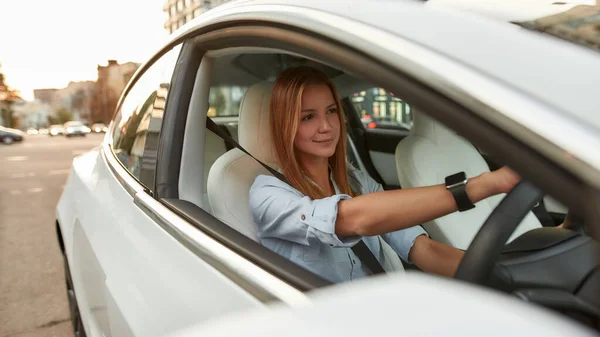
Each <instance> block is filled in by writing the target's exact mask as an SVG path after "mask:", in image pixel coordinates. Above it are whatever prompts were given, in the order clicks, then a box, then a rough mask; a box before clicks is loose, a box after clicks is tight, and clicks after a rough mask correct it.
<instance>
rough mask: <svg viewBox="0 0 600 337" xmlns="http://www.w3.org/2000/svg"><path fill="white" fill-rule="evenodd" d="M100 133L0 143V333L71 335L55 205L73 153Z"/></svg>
mask: <svg viewBox="0 0 600 337" xmlns="http://www.w3.org/2000/svg"><path fill="white" fill-rule="evenodd" d="M102 137H103V134H90V135H88V136H87V137H85V138H80V137H77V138H69V139H67V138H65V137H62V136H59V137H49V136H45V135H31V136H27V137H26V139H25V141H23V142H22V143H14V144H12V145H0V337H34V336H36V337H37V336H39V337H41V336H44V337H53V336H54V337H66V336H69V337H70V336H73V330H72V329H71V323H70V316H69V309H68V303H67V297H66V291H65V280H64V270H63V262H62V256H61V254H60V250H59V247H58V243H57V240H56V232H55V223H54V221H55V209H56V204H57V202H58V199H59V197H60V194H61V192H62V188H63V185H64V183H65V181H66V179H67V176H68V174H69V168H70V166H71V161H72V160H73V157H74V156H77V155H79V154H81V153H83V152H85V151H87V150H89V149H91V148H93V147H95V146H97V145H99V144H100V141H101V140H102Z"/></svg>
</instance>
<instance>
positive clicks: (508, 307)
mask: <svg viewBox="0 0 600 337" xmlns="http://www.w3.org/2000/svg"><path fill="white" fill-rule="evenodd" d="M362 4H363V5H365V4H366V2H365V3H362ZM428 6H429V7H434V6H430V5H428ZM428 6H421V5H419V4H414V3H410V2H397V3H393V4H392V3H385V2H373V3H370V5H369V6H365V8H364V10H363V9H360V10H357V9H356V8H354V7H353V3H352V2H351V1H348V2H343V3H341V2H340V3H335V4H333V3H326V2H324V1H314V2H311V1H305V2H302V1H298V2H292V3H289V4H285V3H282V2H274V1H239V2H235V3H231V4H226V5H223V6H221V7H218V8H217V9H215V10H213V11H210V12H208V13H206V14H203V15H202V16H201V17H199V18H197V19H195V20H194V21H193V22H191V23H189V24H187V25H185V26H184V27H183V28H181V29H179V30H178V31H177V32H176V33H174V34H173V36H172V37H171V40H170V44H171V45H172V43H174V42H176V41H180V40H183V39H188V38H190V39H191V36H192V35H194V34H196V35H197V34H199V32H201V31H203V29H208V28H207V27H214V26H218V25H228V24H231V23H236V22H241V23H243V22H267V23H270V24H272V25H276V24H281V25H287V26H292V27H295V28H296V29H298V30H301V31H312V32H318V33H319V34H322V35H323V36H326V37H327V38H329V39H332V40H335V41H338V42H339V43H343V44H345V45H349V46H354V47H355V48H357V49H359V50H361V51H363V52H365V53H368V54H370V55H371V56H373V55H375V56H376V57H377V58H378V60H379V61H380V62H381V63H382V64H388V65H395V66H397V67H399V68H402V69H403V70H404V71H406V72H407V73H408V74H409V75H410V76H412V77H414V78H417V79H420V80H423V81H425V82H426V83H428V84H429V85H431V86H432V87H434V88H436V90H439V91H440V92H442V93H444V94H445V95H447V96H448V97H452V98H453V99H455V100H456V101H458V102H461V103H462V104H464V105H465V106H467V107H469V108H473V109H474V110H475V109H477V111H478V113H480V116H479V118H482V119H485V120H487V121H489V122H490V123H492V124H495V125H499V126H503V127H505V128H506V130H510V132H511V134H513V135H514V137H515V138H516V139H519V140H520V141H522V142H525V143H527V144H529V145H530V146H531V147H534V148H536V149H537V150H538V151H540V152H541V153H542V154H543V155H544V156H546V157H547V158H551V159H552V160H553V161H554V163H556V165H560V166H561V167H562V168H563V169H565V170H570V171H572V172H576V174H578V175H579V176H580V177H582V179H583V180H584V181H585V182H586V183H588V184H589V185H590V186H595V188H598V187H600V179H599V178H600V133H599V131H598V130H600V118H599V117H598V116H599V115H598V114H597V113H598V111H599V110H600V103H599V102H600V101H599V100H597V99H596V100H593V99H590V97H592V96H597V95H598V88H600V55H599V54H595V53H594V52H593V51H589V50H586V49H585V48H583V47H580V46H576V45H572V44H569V43H567V42H564V41H557V40H554V39H552V38H548V37H544V36H541V35H539V34H535V33H530V32H524V31H522V30H521V29H514V27H512V26H510V27H509V26H508V24H504V23H498V22H488V21H487V20H484V19H482V18H480V17H474V16H472V15H467V14H463V13H458V12H455V11H446V10H444V9H443V8H441V6H440V8H435V9H429V8H428ZM391 8H394V9H395V10H396V12H394V13H390V12H385V11H383V10H386V9H391ZM356 12H360V13H358V14H357V13H356ZM436 24H439V25H441V26H443V27H445V29H447V30H452V31H453V33H454V34H457V35H456V36H455V38H454V39H452V40H450V39H448V36H449V34H446V35H445V38H444V39H439V38H436V33H437V31H436V26H435V25H436ZM391 28H393V29H394V31H393V32H392V31H390V30H389V29H391ZM458 34H461V35H460V36H458ZM486 36H497V37H498V39H497V41H495V43H493V44H490V45H489V46H487V47H486V48H481V47H480V46H478V43H479V42H480V41H484V40H485V37H486ZM458 44H460V46H457V45H458ZM516 46H521V47H520V48H518V49H517V48H516ZM507 48H508V49H510V50H511V54H510V55H512V57H514V59H513V60H512V61H507V60H506V58H504V59H502V58H503V57H504V56H506V55H508V54H507V51H506V50H507ZM540 49H545V50H546V51H551V55H548V56H544V55H546V54H544V52H542V51H540ZM157 55H159V54H157ZM495 57H498V62H496V61H495V60H494V58H495ZM457 60H461V61H457ZM573 60H576V61H573ZM561 62H562V63H561ZM555 64H569V66H570V72H567V71H564V70H561V69H555V68H551V69H548V73H550V74H551V76H561V77H563V78H564V80H565V81H573V82H572V83H573V88H572V91H571V92H564V86H561V85H559V84H557V85H556V86H554V87H553V86H551V85H546V86H543V87H542V86H540V85H541V84H544V83H545V84H548V82H547V81H544V80H543V79H541V78H539V77H538V76H540V75H541V74H544V73H545V68H544V67H546V66H552V65H555ZM511 66H512V67H511ZM517 68H518V69H517ZM144 69H145V68H144V66H142V67H141V68H140V70H139V71H138V73H137V74H136V75H134V79H135V78H136V77H138V76H139V75H140V72H143V71H144ZM579 79H585V84H581V83H578V82H576V80H579ZM507 83H510V84H507ZM126 91H127V89H126ZM554 91H556V93H557V95H556V96H555V95H553V92H554ZM464 93H468V96H465V95H464ZM558 93H560V94H558ZM475 97H477V98H478V99H479V101H476V100H475V99H474V98H475ZM481 102H483V104H485V105H486V106H490V107H493V108H494V109H495V111H492V110H485V109H479V108H478V107H479V104H480V103H481ZM119 104H120V105H121V104H123V98H122V99H121V102H120V103H119ZM574 106H577V109H575V108H573V107H574ZM486 111H487V112H486ZM523 111H527V112H528V113H527V114H524V113H523ZM499 112H500V113H499ZM541 121H543V122H541ZM118 127H119V125H116V124H115V122H113V123H112V124H111V125H110V126H109V130H108V132H107V133H106V136H105V139H104V141H103V143H102V145H101V146H98V147H97V148H95V149H93V150H92V151H90V152H88V153H86V154H83V155H81V156H78V157H76V158H75V159H74V161H73V167H72V171H71V174H70V176H69V178H68V180H67V183H66V185H65V188H64V192H63V194H62V196H61V198H60V201H59V204H58V206H57V212H56V220H57V229H58V231H59V240H60V241H61V243H62V244H61V245H62V247H63V249H64V254H65V261H66V262H67V265H66V269H67V273H70V278H71V279H72V286H73V288H74V295H76V303H77V310H78V314H79V315H80V319H81V322H79V323H82V325H83V327H84V331H85V334H86V335H87V336H90V337H92V336H93V337H97V336H113V337H130V336H144V337H153V336H167V335H172V336H196V335H205V334H207V335H214V336H229V335H235V336H258V335H260V336H265V337H270V336H273V337H274V336H301V335H302V336H307V335H314V336H320V335H322V336H325V335H332V334H333V335H346V336H359V335H360V336H364V335H365V334H366V333H377V334H384V333H385V334H402V333H403V332H404V331H405V332H407V333H410V334H411V335H420V336H437V335H440V334H444V335H452V336H454V335H455V336H480V335H482V334H485V335H489V336H500V335H503V336H504V335H511V336H512V335H522V336H526V335H527V336H531V335H534V334H535V335H538V334H540V335H548V336H552V335H555V336H559V335H568V336H588V335H592V332H590V331H589V330H587V329H586V328H584V327H582V326H581V325H578V324H575V323H573V322H572V321H570V320H567V319H565V318H563V317H561V316H559V315H556V314H554V313H551V312H549V311H547V310H546V309H543V308H540V307H537V306H533V305H529V304H526V303H522V302H520V301H519V300H517V299H515V298H510V297H508V296H504V295H500V294H498V293H497V292H495V291H493V290H489V289H484V288H480V287H475V286H471V285H465V284H461V283H458V284H457V283H456V282H455V281H450V280H438V279H435V278H434V277H433V276H426V275H410V274H409V275H406V276H405V277H402V276H398V277H393V278H381V277H373V278H369V279H366V280H363V281H361V282H356V283H353V284H345V285H340V286H332V287H325V288H323V289H319V290H318V291H316V293H315V295H312V294H311V293H310V292H309V293H307V292H306V291H304V290H303V289H302V287H301V286H298V284H294V283H293V282H291V281H289V280H286V279H284V278H282V277H281V276H280V275H278V274H276V273H274V272H272V271H271V270H268V269H265V268H263V266H261V264H260V263H257V262H256V261H254V260H252V259H250V258H248V257H247V255H245V254H246V253H244V252H241V251H239V250H236V249H234V248H232V247H230V246H228V245H227V244H224V243H223V242H222V241H220V240H219V239H218V238H216V237H215V236H214V235H211V234H210V233H207V232H205V231H201V230H198V228H196V227H195V226H194V225H193V224H191V222H190V221H189V220H188V219H186V218H185V217H184V216H182V215H181V214H177V213H175V212H173V210H172V208H171V206H169V205H168V204H165V203H164V202H161V201H160V200H157V199H155V198H154V196H153V195H151V194H149V193H148V191H147V189H146V188H145V187H144V186H143V185H142V184H141V183H140V182H139V181H138V179H136V178H135V177H134V176H132V174H131V173H130V172H129V171H128V170H127V169H126V168H125V167H124V165H122V164H120V162H119V159H118V158H117V155H116V153H115V152H113V149H112V146H113V143H112V139H113V138H112V135H113V132H115V129H116V128H118ZM147 127H148V128H152V125H150V126H147ZM565 153H569V156H570V157H569V158H566V157H565V156H564V154H565ZM570 158H577V159H578V160H570ZM142 165H143V164H142ZM350 294H353V295H350ZM428 294H429V295H428ZM388 295H389V297H388ZM73 298H74V297H73ZM458 300H460V301H467V302H468V303H469V304H465V303H464V302H463V304H462V305H461V304H457V303H456V301H458ZM399 301H401V302H402V303H401V304H400V305H399V307H398V302H399ZM394 303H395V304H394ZM272 304H276V305H275V307H274V308H273V309H272V311H271V310H270V309H267V310H265V309H266V308H270V306H271V305H272ZM363 305H364V306H365V307H368V308H372V309H373V311H371V312H363V311H362V310H361V306H363ZM334 308H339V310H334ZM229 315H233V316H231V317H233V318H232V319H235V320H233V321H232V320H229V318H228V317H230V316H229ZM246 315H248V316H246ZM303 317H305V318H306V320H304V321H303V320H302V319H301V318H303ZM402 317H405V318H406V322H404V323H400V324H396V323H397V322H398V321H399V320H400V319H401V318H402ZM519 317H521V318H523V317H528V319H521V320H516V319H517V318H519ZM238 319H239V320H238ZM362 319H364V322H361V320H362ZM213 321H216V323H215V324H211V322H213ZM329 322H331V324H332V325H331V326H329V325H326V323H328V324H329ZM344 322H345V323H346V324H344ZM504 322H511V323H510V324H504ZM313 323H314V324H313ZM357 326H358V327H357ZM492 327H494V328H493V329H492ZM403 329H406V330H403ZM495 329H498V330H495ZM80 331H82V330H80Z"/></svg>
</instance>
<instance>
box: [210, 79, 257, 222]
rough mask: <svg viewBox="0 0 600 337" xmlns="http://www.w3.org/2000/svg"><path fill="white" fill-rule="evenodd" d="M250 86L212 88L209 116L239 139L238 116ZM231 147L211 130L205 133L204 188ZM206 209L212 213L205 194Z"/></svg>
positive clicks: (234, 137)
mask: <svg viewBox="0 0 600 337" xmlns="http://www.w3.org/2000/svg"><path fill="white" fill-rule="evenodd" d="M247 89H248V87H245V86H216V87H211V88H210V94H209V102H208V103H209V109H208V117H210V118H211V119H212V120H213V121H214V122H215V123H216V124H217V125H219V126H220V127H221V128H222V129H223V130H224V131H225V132H227V134H229V135H230V136H231V137H232V138H233V139H235V140H236V141H238V116H239V111H240V105H241V103H242V97H244V94H245V93H246V90H247ZM230 149H231V147H230V146H229V145H228V144H226V143H225V141H224V140H223V139H221V138H220V137H219V136H217V135H216V134H214V133H213V132H212V131H210V130H206V133H205V150H204V161H203V162H204V180H203V181H204V189H203V191H206V190H207V181H208V172H209V171H210V168H211V167H212V165H213V164H214V162H215V161H216V160H217V159H218V158H219V157H220V156H221V155H223V154H224V153H225V152H227V151H228V150H230ZM204 205H205V207H204V208H205V210H206V211H208V212H210V213H212V211H211V209H210V206H209V205H210V203H209V201H208V196H207V194H206V193H205V195H204Z"/></svg>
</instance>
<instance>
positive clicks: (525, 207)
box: [454, 180, 544, 284]
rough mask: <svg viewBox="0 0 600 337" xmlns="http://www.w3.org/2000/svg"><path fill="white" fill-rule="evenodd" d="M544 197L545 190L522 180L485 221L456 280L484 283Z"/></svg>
mask: <svg viewBox="0 0 600 337" xmlns="http://www.w3.org/2000/svg"><path fill="white" fill-rule="evenodd" d="M543 196H544V193H543V192H542V190H541V189H539V188H538V187H536V186H535V185H533V184H532V183H531V182H529V181H527V180H521V181H520V182H519V183H518V184H517V185H516V186H515V187H514V188H513V189H512V190H511V191H510V192H509V193H508V194H507V195H506V197H504V199H502V201H501V202H500V203H499V204H498V206H497V207H496V208H495V209H494V210H493V211H492V213H491V214H490V216H489V217H488V218H487V219H486V220H485V222H484V223H483V225H482V226H481V229H480V230H479V232H478V233H477V235H475V238H474V239H473V241H472V242H471V245H470V246H469V249H468V250H467V251H466V253H465V256H464V257H463V259H462V261H461V263H460V265H459V266H458V269H457V271H456V274H455V276H454V277H455V278H456V279H459V280H463V281H467V282H471V283H475V284H484V283H485V282H486V281H487V280H488V278H489V276H490V274H491V272H492V270H493V268H494V262H495V261H496V260H497V259H498V257H499V256H500V253H501V252H502V249H503V247H504V244H505V243H506V241H507V240H508V239H509V238H510V235H511V234H512V233H513V232H514V231H515V229H517V227H518V226H519V224H520V223H521V221H522V220H523V218H525V216H526V215H527V213H528V212H529V211H531V209H532V208H533V207H534V206H535V204H536V203H537V202H539V201H540V200H541V199H542V197H543Z"/></svg>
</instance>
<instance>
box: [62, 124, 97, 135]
mask: <svg viewBox="0 0 600 337" xmlns="http://www.w3.org/2000/svg"><path fill="white" fill-rule="evenodd" d="M63 127H64V129H65V136H67V137H73V136H82V137H85V135H87V134H88V133H90V131H91V130H90V128H88V127H87V126H85V125H84V124H83V123H82V122H80V121H70V122H66V123H65V124H64V125H63Z"/></svg>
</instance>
